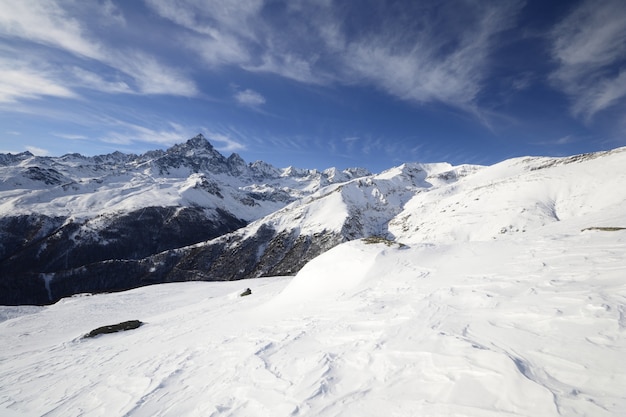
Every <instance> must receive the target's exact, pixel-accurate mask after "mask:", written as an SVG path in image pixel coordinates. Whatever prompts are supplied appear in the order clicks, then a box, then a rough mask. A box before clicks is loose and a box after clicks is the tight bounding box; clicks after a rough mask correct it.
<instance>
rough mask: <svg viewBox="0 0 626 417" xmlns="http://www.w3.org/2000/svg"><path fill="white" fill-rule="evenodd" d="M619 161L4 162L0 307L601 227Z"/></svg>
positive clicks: (199, 155)
mask: <svg viewBox="0 0 626 417" xmlns="http://www.w3.org/2000/svg"><path fill="white" fill-rule="evenodd" d="M625 155H626V148H621V149H616V150H613V151H610V152H604V153H597V154H590V155H579V156H576V157H570V158H530V157H528V158H517V159H512V160H508V161H504V162H502V163H499V164H496V165H494V166H490V167H481V166H470V165H462V166H457V167H453V166H451V165H449V164H446V163H436V164H416V163H407V164H403V165H401V166H399V167H395V168H392V169H389V170H387V171H385V172H382V173H380V174H369V173H367V172H365V171H364V170H358V169H353V170H346V171H343V172H338V171H337V170H335V169H329V170H326V171H323V172H320V171H316V170H298V169H295V168H287V169H283V170H279V169H276V168H273V167H271V166H269V165H267V164H265V163H262V162H256V163H252V164H246V163H245V162H243V161H242V160H241V158H239V157H238V156H237V155H231V156H230V157H228V158H226V157H223V156H222V155H220V154H219V153H218V152H217V151H215V149H213V147H212V146H211V145H210V144H209V143H208V142H207V141H206V139H204V138H203V137H201V136H197V137H195V138H193V139H191V140H189V141H188V142H187V143H185V144H181V145H176V146H174V147H172V148H170V149H169V150H167V151H155V152H148V153H146V154H144V155H141V156H135V155H122V154H113V155H108V156H103V157H94V158H85V157H81V156H78V155H70V156H67V155H66V156H64V157H61V158H43V159H42V158H35V157H32V156H28V155H25V154H21V155H17V156H15V155H8V156H4V159H3V160H4V161H5V162H4V163H5V164H6V165H5V166H4V167H3V168H4V169H5V171H4V172H5V174H4V184H5V186H4V189H5V191H3V193H4V194H3V196H4V197H6V198H3V200H2V201H3V204H2V206H1V208H2V210H3V213H5V217H4V218H3V219H1V220H0V221H2V226H3V227H2V231H3V233H2V245H0V248H2V250H3V254H2V255H3V257H2V261H0V274H1V275H0V276H2V282H0V285H1V286H2V288H3V289H5V290H4V291H2V293H1V294H3V295H2V298H1V299H0V303H4V304H24V303H36V304H40V303H46V302H52V301H55V300H58V299H59V298H62V297H65V296H68V295H71V294H76V293H83V292H89V293H92V292H101V291H113V290H122V289H128V288H134V287H138V286H143V285H148V284H155V283H163V282H176V281H194V280H207V281H230V280H238V279H246V278H258V277H267V276H280V275H293V274H295V273H297V272H298V271H299V270H300V269H301V268H302V267H303V266H304V265H305V264H306V263H307V262H308V261H310V260H311V259H313V258H315V257H316V256H318V255H320V254H322V253H324V252H326V251H327V250H329V249H330V248H332V247H334V246H336V245H338V244H340V243H343V242H347V241H351V240H355V239H359V238H365V237H377V238H384V239H388V240H391V241H399V242H402V243H404V244H410V243H425V242H428V243H433V244H434V243H447V242H459V241H485V240H491V239H499V238H501V237H502V236H504V235H507V234H516V233H526V232H527V231H530V230H534V229H537V228H540V227H544V226H546V225H548V224H550V223H553V222H558V221H562V220H564V219H568V218H579V217H589V216H591V215H593V214H596V213H601V214H602V216H606V213H608V212H612V211H611V210H614V209H615V208H616V207H617V208H620V207H623V204H624V201H625V197H624V194H623V193H621V192H615V190H616V189H621V188H624V187H623V184H624V183H625V177H624V173H623V168H622V167H623V166H624V163H625V162H626V161H625ZM98 161H99V162H98ZM33 172H36V173H37V175H35V174H33ZM25 178H26V179H25ZM18 184H19V185H18ZM19 187H22V188H19ZM604 195H606V197H603V196H604ZM8 213H15V214H11V215H8ZM486 216H488V218H489V221H485V217H486ZM607 221H608V220H607ZM615 221H616V222H619V219H615ZM7 242H8V243H7ZM15 242H17V243H15Z"/></svg>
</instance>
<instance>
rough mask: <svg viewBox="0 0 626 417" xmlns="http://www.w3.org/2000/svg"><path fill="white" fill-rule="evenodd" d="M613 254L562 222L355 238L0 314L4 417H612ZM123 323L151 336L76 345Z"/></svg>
mask: <svg viewBox="0 0 626 417" xmlns="http://www.w3.org/2000/svg"><path fill="white" fill-rule="evenodd" d="M625 243H626V232H624V231H617V232H601V231H585V232H580V229H575V228H573V227H570V226H569V225H568V224H567V223H561V224H558V228H557V227H556V226H555V227H553V228H552V230H548V229H546V230H542V233H532V234H531V233H530V232H529V233H528V234H526V235H525V239H524V240H520V239H514V238H513V236H511V237H508V238H507V237H505V238H502V239H499V240H497V241H484V242H466V243H464V244H459V245H432V244H415V245H412V246H411V247H404V248H403V247H400V246H399V245H391V246H387V245H385V244H367V243H364V242H362V241H356V242H349V243H346V244H343V245H340V246H338V247H336V248H335V249H332V250H330V251H329V252H327V253H325V254H323V255H321V256H320V257H318V258H316V259H315V260H313V261H311V262H310V263H309V264H308V265H307V266H306V267H305V268H304V269H303V270H302V271H301V272H300V273H299V274H298V275H297V276H296V277H294V278H289V277H282V278H280V277H277V278H268V279H257V280H249V281H240V282H219V283H208V282H197V283H184V284H166V285H158V286H152V287H146V288H140V289H136V290H132V291H128V292H124V293H118V294H103V295H93V296H78V297H73V298H69V299H65V300H62V301H60V302H59V303H57V304H55V305H53V306H49V307H45V308H31V309H24V310H23V311H21V312H20V311H15V309H16V308H13V311H12V312H8V311H9V309H10V308H9V307H3V309H7V312H5V313H3V314H4V316H5V317H7V320H5V321H4V322H2V323H0V346H2V348H1V349H0V415H16V416H40V415H47V416H100V415H101V416H105V415H106V416H181V415H185V416H289V415H294V416H298V415H315V416H380V415H390V416H414V415H428V416H481V417H482V416H529V417H530V416H592V415H593V416H619V415H621V414H622V412H623V410H624V409H626V395H624V393H625V392H626V368H625V366H624V362H623V358H624V357H625V355H626V337H625V335H626V333H625V332H626V319H625V318H624V317H625V305H626V285H625V284H624V280H623V277H624V272H625V271H626V268H625V264H624V260H623V249H624V244H625ZM246 287H250V288H251V289H252V295H250V296H248V297H239V296H238V294H239V293H240V292H241V291H242V290H243V289H245V288H246ZM20 313H24V315H21V316H18V317H13V318H8V317H9V316H10V315H12V316H16V315H18V314H20ZM129 319H140V320H142V321H144V322H145V323H146V324H145V325H144V326H143V327H141V328H139V329H137V330H134V331H130V332H126V333H118V334H113V335H105V336H101V337H98V338H96V339H93V340H83V339H81V338H80V337H81V335H83V334H85V333H87V332H88V331H90V330H91V329H93V328H95V327H98V326H101V325H105V324H112V323H116V322H119V321H123V320H129ZM9 413H12V414H9Z"/></svg>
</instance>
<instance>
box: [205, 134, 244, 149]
mask: <svg viewBox="0 0 626 417" xmlns="http://www.w3.org/2000/svg"><path fill="white" fill-rule="evenodd" d="M206 137H207V139H208V140H209V142H211V143H212V144H213V145H215V148H216V149H217V150H219V151H221V152H237V151H242V150H245V149H246V146H245V145H244V144H242V143H241V142H239V141H237V140H235V139H233V138H232V136H230V135H227V134H223V133H217V132H211V131H207V133H206ZM215 142H217V144H216V143H215Z"/></svg>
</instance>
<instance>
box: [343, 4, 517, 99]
mask: <svg viewBox="0 0 626 417" xmlns="http://www.w3.org/2000/svg"><path fill="white" fill-rule="evenodd" d="M447 4H449V5H450V6H448V8H458V9H460V10H457V11H456V12H457V13H460V14H463V15H464V19H465V20H462V21H460V22H452V23H451V22H450V21H448V20H454V18H453V17H447V18H446V17H445V16H446V15H447V14H449V15H450V16H452V10H449V9H448V10H446V11H444V12H442V14H443V15H444V18H442V19H441V20H440V21H433V22H423V27H422V28H421V29H420V30H418V31H415V32H413V33H412V34H411V35H412V38H411V41H410V42H407V40H406V36H407V34H405V33H402V32H400V33H397V32H395V31H393V30H392V29H387V32H383V33H382V34H380V35H377V36H375V37H372V38H364V39H359V40H357V41H355V42H352V43H350V44H349V46H348V50H347V54H345V57H346V66H347V68H348V73H349V74H350V75H351V76H352V78H356V79H359V78H361V79H364V80H366V81H369V82H371V83H373V84H374V85H377V86H379V87H380V88H382V89H383V90H385V91H386V92H388V93H389V94H392V95H395V96H397V97H400V98H402V99H405V100H411V101H416V102H431V101H439V102H443V103H447V104H451V105H455V106H459V107H466V106H468V105H469V104H470V103H472V102H473V101H474V100H475V99H476V97H477V95H478V94H479V92H480V91H481V88H482V83H483V82H484V80H485V78H486V76H487V74H488V68H489V54H490V53H491V51H492V49H493V48H494V43H495V41H494V37H495V36H496V35H497V34H498V33H499V32H501V31H502V30H505V29H507V28H509V27H510V25H511V23H512V20H513V18H514V16H515V15H516V13H517V12H518V11H519V9H520V3H518V2H508V3H491V4H490V3H480V4H481V6H479V5H478V3H476V4H474V6H472V7H470V8H467V7H460V6H462V5H460V4H452V3H447ZM442 9H446V6H442ZM446 12H447V13H446ZM436 26H439V27H437V28H436Z"/></svg>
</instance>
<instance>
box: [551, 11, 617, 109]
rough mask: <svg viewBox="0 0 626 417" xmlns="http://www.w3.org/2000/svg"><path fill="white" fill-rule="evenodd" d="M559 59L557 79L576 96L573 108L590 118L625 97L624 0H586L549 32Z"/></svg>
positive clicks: (570, 93) (554, 74) (567, 92)
mask: <svg viewBox="0 0 626 417" xmlns="http://www.w3.org/2000/svg"><path fill="white" fill-rule="evenodd" d="M551 43H552V56H553V58H554V59H555V61H556V62H557V64H558V67H557V69H556V70H555V71H554V72H553V73H552V74H551V77H550V79H551V81H552V82H553V84H554V85H555V86H556V87H557V88H559V89H560V90H562V91H563V92H565V93H566V94H567V95H568V96H569V97H570V98H571V100H572V113H573V114H574V115H575V116H582V117H583V118H585V119H587V120H590V119H591V118H592V117H593V116H594V115H595V114H596V113H598V112H600V111H602V110H605V109H607V108H609V107H611V106H613V105H614V104H616V103H617V102H619V101H622V100H623V99H624V98H625V97H626V72H624V71H623V70H621V71H616V67H617V66H618V65H622V64H623V61H624V59H626V7H624V3H623V1H621V0H601V1H596V0H593V1H590V0H586V1H584V2H582V3H581V4H580V5H579V6H578V7H576V8H575V9H574V10H573V11H572V12H571V13H570V14H569V15H568V16H566V17H565V18H564V19H563V20H562V21H561V22H560V23H559V24H558V25H557V26H556V27H555V29H554V30H553V32H552V34H551Z"/></svg>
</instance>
